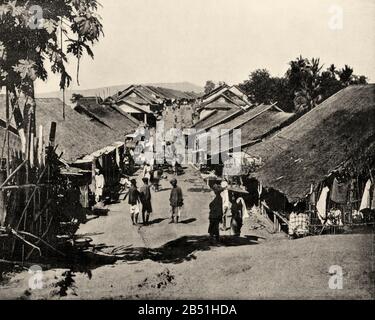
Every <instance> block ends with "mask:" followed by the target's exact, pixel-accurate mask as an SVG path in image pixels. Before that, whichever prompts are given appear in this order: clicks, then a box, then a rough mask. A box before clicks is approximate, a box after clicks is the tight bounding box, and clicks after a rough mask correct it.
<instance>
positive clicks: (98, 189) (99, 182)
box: [95, 169, 104, 203]
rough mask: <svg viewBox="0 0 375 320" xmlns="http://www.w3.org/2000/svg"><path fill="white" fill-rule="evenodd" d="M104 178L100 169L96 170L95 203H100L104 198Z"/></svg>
mask: <svg viewBox="0 0 375 320" xmlns="http://www.w3.org/2000/svg"><path fill="white" fill-rule="evenodd" d="M103 189H104V176H103V174H101V173H100V170H99V169H95V202H96V203H99V202H100V201H101V200H102V197H103Z"/></svg>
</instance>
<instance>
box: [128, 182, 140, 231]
mask: <svg viewBox="0 0 375 320" xmlns="http://www.w3.org/2000/svg"><path fill="white" fill-rule="evenodd" d="M130 183H131V187H130V189H129V193H128V197H129V205H130V214H131V218H132V223H133V226H135V225H137V224H138V215H139V203H140V199H139V191H138V189H137V181H136V180H135V179H132V180H131V181H130Z"/></svg>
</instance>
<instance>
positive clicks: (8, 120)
mask: <svg viewBox="0 0 375 320" xmlns="http://www.w3.org/2000/svg"><path fill="white" fill-rule="evenodd" d="M5 99H6V100H5V106H6V107H5V108H6V110H5V113H6V123H7V128H6V140H7V176H9V175H10V142H9V140H10V133H9V125H10V113H9V91H8V88H6V93H5Z"/></svg>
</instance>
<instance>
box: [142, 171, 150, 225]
mask: <svg viewBox="0 0 375 320" xmlns="http://www.w3.org/2000/svg"><path fill="white" fill-rule="evenodd" d="M142 181H143V183H144V185H143V186H142V187H141V190H140V199H141V203H142V220H143V224H144V225H147V224H148V223H149V219H150V214H151V213H152V205H151V190H150V188H151V187H150V185H149V184H148V179H147V178H143V179H142Z"/></svg>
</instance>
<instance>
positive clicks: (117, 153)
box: [116, 148, 120, 167]
mask: <svg viewBox="0 0 375 320" xmlns="http://www.w3.org/2000/svg"><path fill="white" fill-rule="evenodd" d="M116 163H117V166H118V167H120V149H119V148H116Z"/></svg>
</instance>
